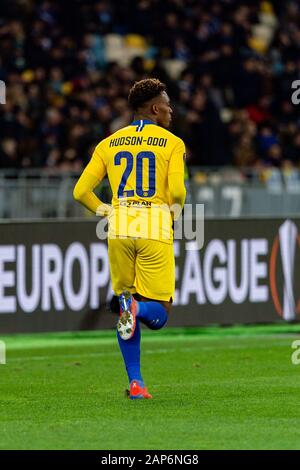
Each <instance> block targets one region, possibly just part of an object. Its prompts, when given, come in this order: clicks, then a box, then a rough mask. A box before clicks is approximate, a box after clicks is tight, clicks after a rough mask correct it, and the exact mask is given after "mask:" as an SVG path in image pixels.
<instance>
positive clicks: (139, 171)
mask: <svg viewBox="0 0 300 470" xmlns="http://www.w3.org/2000/svg"><path fill="white" fill-rule="evenodd" d="M122 159H124V160H126V163H127V164H126V168H125V171H124V173H123V175H122V179H121V183H120V185H119V189H118V197H133V196H135V193H134V190H133V189H130V190H124V188H125V186H126V183H127V179H128V177H129V175H130V173H131V172H132V169H133V155H132V153H130V152H118V153H117V154H116V155H115V165H121V160H122ZM145 160H148V168H149V172H148V184H147V188H148V189H146V190H144V184H143V183H144V182H143V165H144V161H145ZM155 183H156V175H155V155H154V153H153V152H140V153H138V154H137V156H136V195H137V196H140V197H151V196H154V194H155Z"/></svg>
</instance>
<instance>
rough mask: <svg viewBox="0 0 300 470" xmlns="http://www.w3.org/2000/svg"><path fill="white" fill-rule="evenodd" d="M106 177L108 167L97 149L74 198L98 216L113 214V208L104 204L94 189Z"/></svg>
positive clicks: (78, 183)
mask: <svg viewBox="0 0 300 470" xmlns="http://www.w3.org/2000/svg"><path fill="white" fill-rule="evenodd" d="M105 175H106V166H105V164H104V161H103V159H102V158H101V156H100V154H99V146H97V147H96V149H95V151H94V153H93V156H92V158H91V160H90V162H89V163H88V165H87V166H86V168H85V170H84V171H83V173H82V175H81V176H80V178H79V180H78V181H77V183H76V186H75V188H74V191H73V197H74V199H76V201H79V202H80V203H81V204H82V205H83V206H85V207H86V208H87V209H89V210H90V211H91V212H93V213H94V214H97V215H102V216H106V215H109V214H110V212H111V206H110V205H109V204H105V203H104V202H102V201H101V200H100V199H99V198H98V197H97V196H96V194H95V193H94V189H95V188H96V187H97V186H98V185H99V184H100V183H101V181H102V180H103V178H104V177H105Z"/></svg>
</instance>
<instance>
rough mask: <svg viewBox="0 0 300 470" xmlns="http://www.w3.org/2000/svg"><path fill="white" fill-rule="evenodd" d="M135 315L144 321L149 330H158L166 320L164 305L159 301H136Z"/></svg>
mask: <svg viewBox="0 0 300 470" xmlns="http://www.w3.org/2000/svg"><path fill="white" fill-rule="evenodd" d="M137 304H138V313H137V317H138V318H139V319H140V320H141V321H142V322H143V323H145V325H147V326H148V327H149V328H151V330H159V329H160V328H162V327H163V326H164V325H165V323H166V322H167V320H168V314H167V311H166V309H165V307H164V306H163V305H162V304H160V303H159V302H155V301H150V302H137Z"/></svg>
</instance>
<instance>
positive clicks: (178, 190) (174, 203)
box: [168, 139, 186, 220]
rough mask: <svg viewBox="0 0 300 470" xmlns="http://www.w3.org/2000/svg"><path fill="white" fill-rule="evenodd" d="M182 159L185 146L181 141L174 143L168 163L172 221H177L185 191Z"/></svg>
mask: <svg viewBox="0 0 300 470" xmlns="http://www.w3.org/2000/svg"><path fill="white" fill-rule="evenodd" d="M184 157H185V146H184V143H183V141H182V140H180V139H179V140H178V142H177V143H176V145H175V147H174V149H173V151H172V154H171V157H170V161H169V168H168V187H169V194H170V201H169V204H170V207H171V208H172V207H173V208H174V209H175V210H174V209H173V211H172V212H173V215H174V219H175V220H176V219H178V217H179V216H180V213H181V210H182V208H183V206H184V201H185V197H186V189H185V185H184Z"/></svg>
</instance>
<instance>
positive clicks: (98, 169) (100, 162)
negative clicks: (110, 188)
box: [84, 142, 107, 183]
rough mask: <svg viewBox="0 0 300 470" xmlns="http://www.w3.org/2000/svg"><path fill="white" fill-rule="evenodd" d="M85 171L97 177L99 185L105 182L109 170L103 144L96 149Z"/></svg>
mask: <svg viewBox="0 0 300 470" xmlns="http://www.w3.org/2000/svg"><path fill="white" fill-rule="evenodd" d="M84 171H85V172H86V173H89V174H90V175H93V176H95V177H96V178H97V179H98V180H99V183H100V182H101V181H102V180H103V178H104V176H105V175H106V173H107V170H106V162H105V153H104V151H103V147H102V146H101V142H100V144H98V145H97V147H96V148H95V150H94V152H93V155H92V158H91V160H90V162H89V163H88V165H87V166H86V168H85V170H84Z"/></svg>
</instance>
